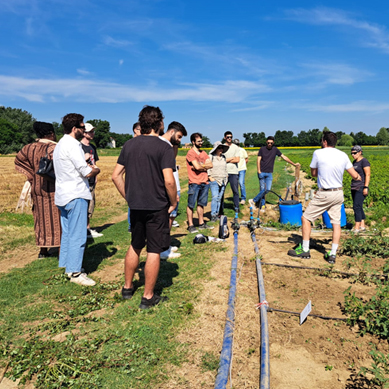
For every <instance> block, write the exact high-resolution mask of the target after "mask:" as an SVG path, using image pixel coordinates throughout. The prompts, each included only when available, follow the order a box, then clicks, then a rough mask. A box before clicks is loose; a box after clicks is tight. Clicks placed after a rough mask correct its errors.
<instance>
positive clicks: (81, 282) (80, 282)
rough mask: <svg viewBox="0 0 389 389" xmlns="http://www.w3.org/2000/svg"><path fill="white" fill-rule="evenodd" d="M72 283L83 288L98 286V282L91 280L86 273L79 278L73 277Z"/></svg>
mask: <svg viewBox="0 0 389 389" xmlns="http://www.w3.org/2000/svg"><path fill="white" fill-rule="evenodd" d="M70 282H74V283H75V284H78V285H82V286H93V285H96V282H95V281H93V280H92V278H89V277H88V276H87V275H86V274H85V273H80V274H79V275H78V276H73V275H72V276H71V277H70Z"/></svg>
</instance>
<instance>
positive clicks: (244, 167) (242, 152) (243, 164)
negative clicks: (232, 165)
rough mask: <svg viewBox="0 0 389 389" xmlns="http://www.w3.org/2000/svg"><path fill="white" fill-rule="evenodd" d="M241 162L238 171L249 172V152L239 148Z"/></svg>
mask: <svg viewBox="0 0 389 389" xmlns="http://www.w3.org/2000/svg"><path fill="white" fill-rule="evenodd" d="M239 151H240V161H239V163H238V171H242V170H247V165H246V158H248V155H247V151H246V150H245V149H244V148H243V147H239Z"/></svg>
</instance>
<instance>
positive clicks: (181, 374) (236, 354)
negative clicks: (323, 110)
mask: <svg viewBox="0 0 389 389" xmlns="http://www.w3.org/2000/svg"><path fill="white" fill-rule="evenodd" d="M116 159H117V158H116V157H102V158H101V160H100V162H99V166H100V167H101V168H102V174H101V175H100V176H99V183H98V192H97V207H98V208H97V212H108V209H109V210H112V212H113V216H112V220H121V219H124V218H125V217H126V215H124V214H122V212H121V213H120V212H119V213H116V214H115V209H116V208H117V207H121V206H122V205H123V201H124V200H123V199H122V198H121V197H120V196H119V194H118V193H117V191H116V189H115V188H114V186H113V184H112V183H111V179H110V176H111V172H112V170H113V167H114V165H115V163H116ZM1 161H2V164H3V167H2V170H1V182H0V194H1V200H2V201H1V210H2V212H3V211H10V210H12V209H14V207H15V205H16V202H17V198H18V196H19V194H20V190H21V188H22V186H23V182H24V179H23V176H22V175H20V174H18V173H16V171H14V168H13V158H2V159H1ZM178 163H179V164H180V165H181V166H182V169H181V170H180V177H181V179H183V180H185V175H186V171H185V159H184V157H179V158H178ZM305 184H306V185H308V181H307V182H305ZM185 188H186V186H185V185H183V190H185ZM228 196H229V195H228V192H227V197H228ZM181 210H182V211H183V210H184V207H183V208H181ZM208 210H209V209H208ZM243 213H244V218H245V219H246V220H247V219H248V215H249V210H248V207H246V208H245V209H244V210H243ZM266 217H275V218H276V217H277V214H276V211H271V210H269V211H268V212H267V216H265V219H266ZM7 228H8V227H7ZM9 228H12V226H9ZM3 233H6V234H7V233H9V231H8V232H7V231H4V230H2V231H0V234H3ZM13 233H15V234H21V233H26V234H33V231H28V232H22V231H20V230H18V231H14V232H13ZM183 234H186V226H185V225H184V223H181V225H180V227H179V228H178V229H175V230H174V231H173V235H174V237H175V239H180V236H182V235H183ZM212 234H213V235H214V236H216V235H217V231H216V229H215V230H213V231H212ZM300 236H301V232H295V231H291V232H287V231H264V230H257V231H256V237H257V240H258V244H259V250H260V253H261V255H262V260H263V261H264V262H276V263H282V264H294V265H308V266H314V267H321V268H323V267H325V264H326V263H325V262H324V260H323V252H320V251H319V250H321V251H323V250H322V248H326V249H328V248H329V241H330V234H328V233H326V232H322V233H319V232H318V233H314V234H313V240H314V243H315V246H314V248H313V249H312V250H311V251H312V258H311V259H310V260H306V261H304V262H303V261H301V260H299V259H293V258H291V257H288V256H287V254H286V253H287V251H288V249H290V248H292V247H293V245H294V243H296V242H299V241H300ZM226 245H227V247H228V251H227V252H223V253H217V255H212V248H210V255H212V258H213V261H214V266H213V268H212V270H211V281H209V282H208V281H207V282H203V284H202V285H199V287H201V288H202V289H203V292H202V294H201V297H200V300H199V302H197V303H196V305H195V312H196V313H197V314H198V319H196V320H195V321H189V322H188V324H187V325H186V326H185V327H184V328H183V329H182V330H181V331H180V332H179V333H177V338H178V339H179V340H180V341H181V342H182V343H185V344H189V345H190V349H191V353H190V356H189V358H188V360H187V361H185V362H184V363H183V364H182V365H181V366H180V367H176V366H171V368H170V379H169V381H168V383H165V384H163V386H159V387H160V388H185V389H186V388H199V387H203V388H213V387H214V380H215V375H214V373H213V372H209V371H208V372H204V371H203V370H202V369H201V355H203V354H204V351H209V352H210V353H212V352H213V353H218V352H220V349H221V344H222V337H223V331H224V324H225V313H226V302H227V295H228V289H229V287H228V285H229V272H230V262H231V259H232V255H233V239H232V238H230V239H229V240H228V241H227V242H226ZM318 249H319V250H318ZM36 252H37V250H36V249H35V247H34V246H32V245H30V246H27V247H22V248H20V252H18V251H17V250H13V251H11V252H7V253H2V258H1V260H0V269H1V268H3V271H5V270H4V269H8V270H9V269H10V268H11V267H13V266H14V265H15V264H16V265H15V266H24V265H25V264H26V263H28V262H29V261H32V260H34V259H35V258H36ZM186 259H187V260H188V261H195V260H196V259H195V258H186ZM254 259H255V254H254V247H253V244H252V242H251V238H250V234H249V232H248V230H247V229H246V228H245V227H242V228H241V229H240V232H239V256H238V270H239V272H238V274H239V282H238V285H237V300H236V318H235V335H234V348H233V365H232V384H233V387H234V388H258V387H259V368H260V359H259V358H260V357H259V347H260V323H259V311H258V310H256V309H255V305H256V303H258V292H257V278H256V271H255V261H254ZM346 259H347V258H345V257H341V258H339V260H338V262H337V264H336V265H335V268H336V269H339V270H346V266H345V260H346ZM7 266H8V267H7ZM121 269H122V263H121V261H118V262H116V263H115V264H112V265H111V266H106V267H105V268H104V269H102V270H98V272H97V273H98V276H99V277H100V278H101V279H102V280H109V279H110V277H113V276H115V275H117V274H120V273H121V271H122V270H121ZM263 270H264V280H265V287H266V294H267V296H266V297H267V301H268V302H269V305H270V306H271V307H274V308H280V309H285V310H290V311H301V310H302V309H303V308H304V306H305V305H306V304H307V303H308V301H309V300H311V301H312V304H313V313H316V314H320V315H325V316H331V317H344V316H343V315H342V311H341V308H340V305H341V304H342V303H343V301H344V298H343V292H344V290H345V289H347V288H348V287H349V286H350V285H351V280H350V279H347V278H340V277H324V276H322V275H319V274H318V273H317V272H313V271H309V270H291V269H285V268H277V267H272V266H264V269H263ZM352 270H353V269H351V271H352ZM353 290H355V291H357V292H358V293H359V294H360V295H363V296H364V297H366V298H367V297H369V296H371V295H372V294H373V291H374V287H373V286H369V285H362V284H359V283H356V284H354V285H353ZM269 337H270V366H271V387H272V388H277V389H285V388H312V387H313V388H334V389H335V388H345V387H347V388H358V387H360V388H362V387H363V386H357V384H355V383H351V381H349V379H350V375H351V374H352V372H353V371H354V370H353V369H357V370H358V368H359V367H360V366H362V365H364V366H368V365H370V362H371V361H370V358H369V356H368V350H370V347H369V342H370V341H374V339H373V337H371V336H369V335H366V336H364V337H359V336H358V334H357V331H356V329H355V328H349V327H348V326H347V325H346V324H345V323H343V322H339V321H325V320H322V319H316V318H311V317H309V318H308V320H307V321H306V322H305V323H304V324H303V325H302V326H300V325H299V322H298V317H296V316H293V315H290V314H284V313H277V312H273V313H269ZM375 343H376V341H375ZM382 347H383V346H382ZM1 387H2V386H1V385H0V388H1Z"/></svg>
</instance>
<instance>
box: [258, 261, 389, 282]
mask: <svg viewBox="0 0 389 389" xmlns="http://www.w3.org/2000/svg"><path fill="white" fill-rule="evenodd" d="M261 265H265V266H277V267H286V268H290V269H302V270H318V271H326V272H329V273H336V274H341V275H342V276H350V277H353V276H356V277H359V276H361V275H362V274H361V273H349V272H345V271H340V270H334V269H325V268H321V267H310V266H296V265H285V264H282V263H271V262H261ZM363 275H364V276H366V277H371V278H385V279H387V278H388V275H387V274H363Z"/></svg>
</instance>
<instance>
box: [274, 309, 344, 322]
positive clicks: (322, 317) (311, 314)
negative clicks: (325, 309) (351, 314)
mask: <svg viewBox="0 0 389 389" xmlns="http://www.w3.org/2000/svg"><path fill="white" fill-rule="evenodd" d="M267 310H268V312H282V313H289V314H291V315H296V316H300V312H293V311H285V310H284V309H277V308H271V307H268V308H267ZM308 316H312V317H317V318H319V319H324V320H338V321H347V319H345V318H344V317H330V316H322V315H314V314H313V313H310V314H309V315H308Z"/></svg>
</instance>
